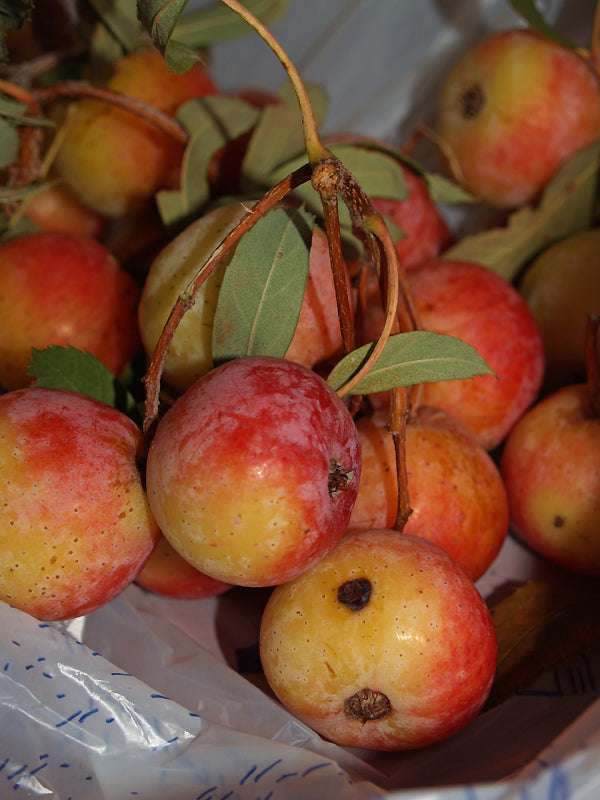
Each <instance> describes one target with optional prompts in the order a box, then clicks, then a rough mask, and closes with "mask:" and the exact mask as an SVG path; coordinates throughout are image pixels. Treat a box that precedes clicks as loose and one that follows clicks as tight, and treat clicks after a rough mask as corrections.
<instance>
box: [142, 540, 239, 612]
mask: <svg viewBox="0 0 600 800" xmlns="http://www.w3.org/2000/svg"><path fill="white" fill-rule="evenodd" d="M135 582H136V583H137V584H138V586H142V587H143V588H144V589H148V591H150V592H154V593H155V594H160V595H165V596H166V597H177V598H181V599H185V600H201V599H204V598H205V597H215V596H216V595H219V594H224V593H225V592H226V591H228V590H229V589H231V584H229V583H223V581H217V580H215V579H214V578H210V577H209V576H208V575H205V574H204V573H203V572H200V571H199V570H197V569H196V568H195V567H193V566H192V565H191V564H189V563H188V562H187V561H186V560H185V558H182V557H181V556H180V555H179V553H178V552H177V551H176V550H175V549H174V548H173V547H172V546H171V545H170V544H169V542H168V541H167V539H166V538H165V537H164V536H161V537H160V539H159V540H158V544H157V545H156V547H155V548H154V550H153V551H152V554H151V555H150V558H149V559H148V560H147V561H146V563H145V564H144V566H143V567H142V570H141V572H139V573H138V575H137V577H136V579H135Z"/></svg>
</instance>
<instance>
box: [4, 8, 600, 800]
mask: <svg viewBox="0 0 600 800" xmlns="http://www.w3.org/2000/svg"><path fill="white" fill-rule="evenodd" d="M202 2H203V0H196V2H195V3H193V5H201V4H202ZM207 2H208V0H207ZM568 5H569V4H568V3H566V2H553V1H552V0H549V1H547V2H545V3H541V4H540V7H541V10H542V11H544V12H545V13H547V15H548V18H549V19H551V20H554V21H556V22H557V24H560V27H561V30H562V31H563V32H564V33H565V35H569V36H576V35H578V34H579V33H581V31H579V30H578V27H580V26H581V23H582V21H583V20H585V19H591V14H592V12H593V5H590V9H589V14H588V13H587V12H584V11H583V10H582V9H579V8H578V11H579V12H580V13H579V14H578V15H573V14H570V13H569V9H568ZM515 22H516V17H515V15H514V13H513V12H512V10H511V9H510V7H509V4H508V3H507V2H504V1H502V2H500V1H496V0H481V2H477V0H465V2H457V3H447V2H443V0H439V2H436V1H435V0H423V2H420V3H418V4H416V3H408V2H401V0H362V2H361V0H328V2H327V3H322V2H319V1H318V0H292V2H291V3H290V7H289V11H288V14H287V15H286V17H285V18H284V19H283V20H281V21H280V22H278V23H276V24H274V25H273V27H272V30H273V32H274V33H275V34H276V35H277V36H278V37H279V38H280V40H281V42H282V44H283V45H284V47H286V49H287V50H288V52H289V53H290V55H291V56H292V58H293V59H294V61H295V63H296V65H297V66H298V68H299V69H300V71H301V74H302V75H303V77H304V78H305V79H306V80H308V81H314V82H318V83H322V84H325V85H326V86H327V87H328V90H329V93H330V101H331V105H330V113H329V116H328V118H327V121H326V124H325V126H324V130H325V131H326V132H327V131H336V132H337V131H342V130H345V131H353V132H355V133H361V134H366V135H372V136H381V137H384V138H387V139H388V140H390V141H392V142H394V141H401V140H402V138H403V137H404V136H405V135H406V132H407V131H408V132H410V130H411V129H412V128H413V127H414V125H415V124H416V123H417V122H421V121H426V122H427V121H429V120H428V116H429V115H430V112H431V108H432V104H433V102H434V97H435V89H436V86H437V85H438V82H439V79H440V76H441V75H443V74H444V71H445V70H447V68H448V64H449V63H450V61H451V59H452V57H453V55H454V54H456V53H457V52H458V51H459V50H460V49H461V48H464V47H466V46H467V45H468V44H469V43H471V42H473V41H475V40H476V39H477V38H479V37H480V36H481V35H482V34H483V33H484V32H485V31H486V30H492V29H494V28H501V27H507V26H508V25H510V24H514V23H515ZM586 35H589V31H587V32H586V31H585V30H584V31H583V36H584V37H585V36H586ZM583 41H584V42H585V38H584V39H583ZM273 59H274V57H273V55H272V54H271V53H270V51H268V49H267V48H266V45H264V44H263V43H262V42H260V41H259V40H258V39H257V38H255V37H254V36H249V37H248V39H244V40H238V41H235V42H230V43H227V42H226V43H224V44H223V45H219V46H218V47H217V48H216V49H215V53H214V62H213V66H214V69H215V73H216V76H217V78H218V81H219V82H220V84H221V86H222V87H223V88H224V89H227V88H240V86H241V85H249V84H250V83H251V84H252V85H258V86H263V87H264V88H277V87H278V86H279V85H280V83H281V82H282V81H283V80H284V75H283V73H282V72H281V71H280V70H279V65H278V64H277V62H276V61H274V60H273ZM240 75H243V76H244V77H245V80H244V81H240V77H239V76H240ZM545 568H546V565H545V564H544V563H543V562H542V561H541V560H540V559H538V558H537V557H536V556H534V555H532V554H531V553H530V552H529V551H527V550H526V549H525V548H523V547H521V546H520V545H519V544H518V542H516V541H515V540H514V539H513V538H512V537H509V538H508V539H507V541H506V543H505V546H504V547H503V549H502V552H501V553H500V555H499V557H498V559H497V560H496V562H495V563H494V564H493V565H492V567H491V568H490V570H489V571H488V573H486V575H485V576H484V577H483V578H482V579H481V580H480V581H479V583H478V587H479V589H480V591H481V592H482V594H483V596H484V597H486V598H492V597H494V596H495V595H496V594H497V593H498V592H500V591H502V590H503V589H504V588H505V587H506V586H507V585H511V584H514V583H519V582H522V581H524V580H526V579H527V578H529V577H533V576H539V575H540V574H543V573H544V570H545ZM266 594H267V593H266V592H263V591H262V590H253V591H252V592H250V593H248V592H244V591H240V590H236V589H234V590H232V591H231V592H228V593H226V594H224V595H221V596H220V597H217V598H211V599H207V600H198V601H188V600H172V599H169V598H164V597H159V596H157V595H153V594H151V593H148V592H146V591H144V590H143V589H141V588H140V587H138V586H136V585H132V586H131V587H129V588H128V589H127V590H126V591H125V592H124V593H123V594H122V595H121V596H120V597H118V598H117V599H116V600H114V601H113V602H111V603H109V604H108V605H107V606H105V607H104V608H101V609H99V610H98V611H95V612H93V613H92V614H89V615H87V616H86V617H81V618H77V619H74V620H70V621H67V622H62V623H40V622H38V621H37V620H35V619H33V618H32V617H30V616H28V615H27V614H24V613H22V612H20V611H18V610H16V609H13V608H10V607H8V606H6V605H1V606H0V714H1V718H0V719H1V725H0V798H2V800H3V799H4V798H8V797H11V798H16V799H17V800H21V799H22V798H32V799H34V798H35V799H36V800H37V799H38V798H45V800H125V798H135V799H136V800H230V799H231V800H305V798H307V797H313V798H315V799H316V798H328V799H329V798H332V797H335V798H336V799H337V800H375V798H381V797H385V798H388V799H389V800H525V799H526V800H596V798H597V797H598V796H600V794H599V793H600V697H599V686H600V649H597V650H595V651H592V652H586V653H582V654H581V655H580V656H577V657H576V658H573V659H572V660H570V661H569V662H566V663H563V664H561V665H559V666H558V667H557V668H556V669H555V670H553V671H551V672H550V673H548V674H545V675H543V676H542V677H541V678H540V679H539V680H538V681H537V682H536V683H535V684H534V685H533V686H531V687H530V688H529V689H528V690H527V691H523V692H520V693H518V694H517V695H515V696H514V697H513V698H511V699H510V700H509V701H507V702H505V703H503V704H502V705H501V706H499V707H497V708H495V709H492V710H491V711H488V712H486V713H484V714H481V715H480V716H479V717H478V718H477V719H476V720H475V721H474V722H473V723H472V724H471V725H470V726H469V727H468V728H467V729H465V730H464V731H462V732H460V733H459V734H457V735H456V736H454V737H452V738H451V739H449V740H447V741H445V742H441V743H440V744H439V745H434V746H432V747H429V748H426V749H423V750H418V751H414V752H408V753H374V752H368V751H359V750H351V749H348V748H341V747H338V746H337V745H334V744H332V743H330V742H327V741H325V740H323V739H321V737H319V736H318V735H317V734H316V733H315V732H314V731H312V730H311V729H310V728H308V727H307V726H305V725H303V724H302V723H300V722H299V721H298V720H296V719H295V718H294V717H293V716H292V715H290V714H289V713H288V712H287V711H285V709H283V708H282V707H281V705H280V704H279V703H278V702H277V700H276V699H275V698H274V697H273V695H272V693H271V692H270V690H269V687H268V686H267V684H266V682H265V680H264V676H263V675H262V672H261V669H260V659H259V655H258V630H259V625H260V614H261V609H262V606H263V604H264V602H265V599H266Z"/></svg>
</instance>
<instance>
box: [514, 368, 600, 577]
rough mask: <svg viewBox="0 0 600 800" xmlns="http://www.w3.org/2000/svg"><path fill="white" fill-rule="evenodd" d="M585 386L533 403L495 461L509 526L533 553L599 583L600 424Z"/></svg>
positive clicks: (566, 388) (551, 395)
mask: <svg viewBox="0 0 600 800" xmlns="http://www.w3.org/2000/svg"><path fill="white" fill-rule="evenodd" d="M587 403H588V390H587V386H586V385H585V384H574V385H571V386H564V387H561V388H560V389H558V390H557V391H555V392H554V393H553V394H550V395H548V396H547V397H545V398H544V399H543V400H541V401H540V402H538V403H537V404H536V405H535V406H533V407H532V408H531V409H529V411H528V412H527V413H526V414H525V415H524V416H523V417H522V418H521V420H519V422H518V423H517V424H516V425H515V427H514V429H513V430H512V431H511V433H510V435H509V437H508V439H507V440H506V443H505V445H504V449H503V451H502V458H501V462H500V469H501V472H502V477H503V479H504V483H505V485H506V490H507V493H508V499H509V504H510V513H511V527H512V528H513V529H514V531H515V533H516V534H517V535H518V536H519V537H520V538H521V539H522V540H523V541H524V542H525V543H526V544H528V545H529V546H530V547H532V548H533V549H534V550H535V551H536V552H538V553H540V554H541V555H543V556H545V557H546V558H548V559H550V560H551V561H553V562H555V563H556V564H559V565H561V566H563V567H567V568H568V569H570V570H573V571H575V572H579V573H583V574H587V575H595V576H600V533H599V532H600V417H599V416H598V414H597V413H594V414H592V413H590V411H589V410H588V405H587Z"/></svg>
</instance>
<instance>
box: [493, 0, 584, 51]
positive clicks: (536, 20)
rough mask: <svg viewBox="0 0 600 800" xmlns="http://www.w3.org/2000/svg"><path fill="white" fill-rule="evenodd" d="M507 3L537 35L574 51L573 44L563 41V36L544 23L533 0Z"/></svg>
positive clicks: (513, 0)
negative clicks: (539, 34)
mask: <svg viewBox="0 0 600 800" xmlns="http://www.w3.org/2000/svg"><path fill="white" fill-rule="evenodd" d="M508 1H509V3H510V5H511V6H512V7H513V8H514V10H515V11H516V12H517V14H520V15H521V16H522V17H523V18H524V19H525V20H526V21H527V22H528V23H529V24H530V25H531V27H532V28H533V29H534V30H536V31H538V33H541V34H542V35H543V36H547V37H548V38H549V39H553V40H554V41H555V42H558V43H559V44H562V45H563V47H568V48H570V49H574V48H575V47H576V45H575V43H574V42H571V41H569V40H568V39H565V38H564V36H561V34H560V33H559V32H558V31H556V30H554V28H553V27H552V26H551V25H549V24H548V23H547V22H546V20H545V19H544V16H543V15H542V14H541V12H540V10H539V8H538V7H537V6H536V4H535V2H534V0H508Z"/></svg>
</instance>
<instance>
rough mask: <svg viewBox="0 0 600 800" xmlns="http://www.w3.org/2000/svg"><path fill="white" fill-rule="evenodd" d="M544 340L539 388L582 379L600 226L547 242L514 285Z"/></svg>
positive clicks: (598, 273) (599, 290) (597, 304)
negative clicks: (541, 375)
mask: <svg viewBox="0 0 600 800" xmlns="http://www.w3.org/2000/svg"><path fill="white" fill-rule="evenodd" d="M518 288H519V291H520V292H521V294H522V295H523V297H524V298H525V301H526V302H527V305H528V306H529V308H530V309H531V310H532V312H533V315H534V317H535V319H536V322H537V324H538V326H539V328H540V331H541V333H542V337H543V339H544V347H545V351H546V373H545V376H544V392H545V393H547V392H549V391H552V390H554V389H558V388H559V387H560V386H567V385H570V384H574V383H580V382H583V381H584V380H585V376H586V367H585V331H586V320H587V317H588V314H593V313H597V312H598V311H599V310H600V228H591V229H589V230H584V231H581V232H579V233H574V234H572V235H570V236H567V237H566V238H565V239H561V240H560V241H558V242H555V243H554V244H551V245H549V246H548V247H547V248H546V249H545V250H543V251H542V252H541V253H540V254H539V255H538V256H537V257H536V258H535V259H534V260H533V261H532V262H531V264H529V265H528V266H527V267H526V269H525V272H524V273H523V276H522V277H521V279H520V281H519V284H518Z"/></svg>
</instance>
